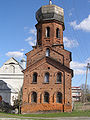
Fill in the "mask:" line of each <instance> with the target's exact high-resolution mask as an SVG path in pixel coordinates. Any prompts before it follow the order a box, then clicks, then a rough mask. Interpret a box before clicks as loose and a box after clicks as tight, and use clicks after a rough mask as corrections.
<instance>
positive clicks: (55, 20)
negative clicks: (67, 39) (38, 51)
mask: <svg viewBox="0 0 90 120" xmlns="http://www.w3.org/2000/svg"><path fill="white" fill-rule="evenodd" d="M36 19H37V21H38V23H37V24H36V29H37V45H39V46H54V45H55V46H56V45H59V46H63V30H64V10H63V8H61V7H58V6H56V5H52V2H51V1H50V2H49V5H45V6H42V7H41V8H40V9H39V10H38V11H37V12H36Z"/></svg>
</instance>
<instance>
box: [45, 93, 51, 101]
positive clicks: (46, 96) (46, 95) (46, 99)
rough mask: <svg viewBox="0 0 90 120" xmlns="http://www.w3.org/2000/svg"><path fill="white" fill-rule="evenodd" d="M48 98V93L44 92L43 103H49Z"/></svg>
mask: <svg viewBox="0 0 90 120" xmlns="http://www.w3.org/2000/svg"><path fill="white" fill-rule="evenodd" d="M49 96H50V95H49V93H48V92H44V103H49Z"/></svg>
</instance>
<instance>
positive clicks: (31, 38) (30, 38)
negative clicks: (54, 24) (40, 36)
mask: <svg viewBox="0 0 90 120" xmlns="http://www.w3.org/2000/svg"><path fill="white" fill-rule="evenodd" d="M31 40H33V37H31V36H30V37H28V38H27V39H25V41H31Z"/></svg>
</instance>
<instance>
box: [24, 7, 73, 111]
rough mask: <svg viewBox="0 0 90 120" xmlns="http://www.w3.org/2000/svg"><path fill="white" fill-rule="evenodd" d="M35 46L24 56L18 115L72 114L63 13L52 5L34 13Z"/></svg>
mask: <svg viewBox="0 0 90 120" xmlns="http://www.w3.org/2000/svg"><path fill="white" fill-rule="evenodd" d="M36 19H37V21H38V23H37V24H36V29H37V43H36V46H34V47H33V50H31V51H30V52H28V53H27V54H26V56H27V66H26V69H25V70H24V84H23V104H22V113H32V112H40V111H43V112H44V111H60V112H71V111H72V95H71V94H72V93H71V79H72V76H73V71H72V70H71V69H70V62H71V52H69V51H67V50H65V49H64V44H63V31H64V12H63V9H62V8H60V7H58V6H56V5H46V6H42V7H41V8H40V9H39V10H38V11H37V12H36Z"/></svg>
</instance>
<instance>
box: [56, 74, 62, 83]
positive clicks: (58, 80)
mask: <svg viewBox="0 0 90 120" xmlns="http://www.w3.org/2000/svg"><path fill="white" fill-rule="evenodd" d="M61 82H62V73H61V72H59V73H57V83H61Z"/></svg>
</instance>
